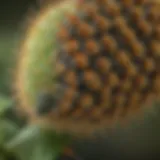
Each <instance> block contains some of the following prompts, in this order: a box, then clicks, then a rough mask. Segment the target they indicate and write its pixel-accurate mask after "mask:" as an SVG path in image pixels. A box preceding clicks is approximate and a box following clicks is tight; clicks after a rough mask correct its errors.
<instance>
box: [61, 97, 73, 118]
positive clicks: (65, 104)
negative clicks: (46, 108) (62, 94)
mask: <svg viewBox="0 0 160 160" xmlns="http://www.w3.org/2000/svg"><path fill="white" fill-rule="evenodd" d="M71 108H72V106H71V102H70V101H69V100H67V99H63V101H62V102H60V104H59V111H60V114H62V115H66V114H68V112H69V111H70V110H71Z"/></svg>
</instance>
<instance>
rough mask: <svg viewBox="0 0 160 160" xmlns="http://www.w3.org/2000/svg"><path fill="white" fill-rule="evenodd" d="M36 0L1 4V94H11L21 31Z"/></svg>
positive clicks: (14, 0)
mask: <svg viewBox="0 0 160 160" xmlns="http://www.w3.org/2000/svg"><path fill="white" fill-rule="evenodd" d="M37 7H39V5H38V2H37V1H34V0H6V1H4V0H2V1H1V4H0V94H5V95H10V94H11V87H12V85H13V84H14V80H13V79H12V78H11V77H13V74H15V72H16V71H15V67H14V66H15V60H16V58H17V56H16V54H17V53H18V47H19V46H18V44H19V43H20V36H21V32H23V31H24V30H25V27H26V26H25V24H26V22H25V21H26V19H27V13H29V10H36V9H37Z"/></svg>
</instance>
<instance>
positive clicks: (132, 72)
mask: <svg viewBox="0 0 160 160" xmlns="http://www.w3.org/2000/svg"><path fill="white" fill-rule="evenodd" d="M125 69H126V75H127V76H128V77H134V76H135V75H136V74H137V73H138V72H137V69H136V67H135V66H134V65H133V64H129V65H128V66H127V68H125Z"/></svg>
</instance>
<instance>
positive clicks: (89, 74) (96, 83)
mask: <svg viewBox="0 0 160 160" xmlns="http://www.w3.org/2000/svg"><path fill="white" fill-rule="evenodd" d="M84 82H85V84H86V85H87V87H89V88H90V89H93V90H99V89H101V87H102V83H101V80H100V78H99V76H98V74H97V73H96V72H94V71H90V70H89V71H85V72H84Z"/></svg>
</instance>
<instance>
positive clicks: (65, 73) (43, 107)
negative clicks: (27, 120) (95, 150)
mask: <svg viewBox="0 0 160 160" xmlns="http://www.w3.org/2000/svg"><path fill="white" fill-rule="evenodd" d="M71 4H72V5H73V6H72V7H71ZM71 8H72V9H73V10H75V11H76V13H74V14H69V15H68V14H66V12H65V11H67V12H68V13H70V9H71ZM54 9H55V10H54ZM37 19H38V20H36V21H35V23H34V24H33V27H32V28H31V30H29V32H28V35H27V37H28V39H27V40H26V42H25V43H24V46H23V47H22V50H23V52H24V53H25V54H24V55H23V56H22V59H21V64H20V74H19V81H18V82H20V83H18V87H19V97H20V101H21V102H22V106H25V108H26V110H27V111H29V112H30V113H33V115H35V111H33V110H34V109H35V108H34V106H36V105H38V106H37V107H38V109H37V110H38V111H39V112H40V113H41V114H43V112H44V113H45V114H46V113H47V112H49V116H48V115H47V116H46V117H47V118H48V117H49V118H51V119H49V122H50V123H51V124H52V125H53V126H54V127H55V128H56V129H57V130H58V129H60V130H61V131H62V130H65V131H69V132H70V131H73V132H78V133H86V132H93V131H99V130H105V129H106V128H107V127H110V124H114V122H118V123H119V122H121V121H122V118H124V117H125V118H126V117H130V116H132V115H133V114H134V112H135V111H136V112H135V113H138V111H137V110H138V109H141V108H142V107H143V106H145V107H147V106H148V105H152V103H153V102H154V101H155V99H156V98H159V92H160V88H159V81H160V75H159V74H160V68H159V67H160V66H159V62H160V53H159V51H160V50H159V44H160V36H159V34H160V32H159V25H160V24H159V20H160V15H159V4H158V5H157V4H156V3H155V4H154V3H153V2H152V3H148V2H146V1H140V0H137V1H132V0H130V1H125V0H123V1H116V0H115V1H106V0H95V1H84V3H81V5H78V6H76V5H74V4H73V3H72V1H70V3H68V2H66V3H63V4H61V5H60V7H57V8H56V6H55V8H52V6H51V8H50V9H47V10H46V11H44V14H43V13H42V14H41V16H40V18H37ZM63 22H64V23H63ZM60 24H61V25H60ZM57 33H58V34H57ZM39 95H40V96H39ZM38 97H39V99H37V98H38ZM36 101H38V103H36ZM29 106H31V107H30V108H29ZM33 108H34V109H33Z"/></svg>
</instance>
